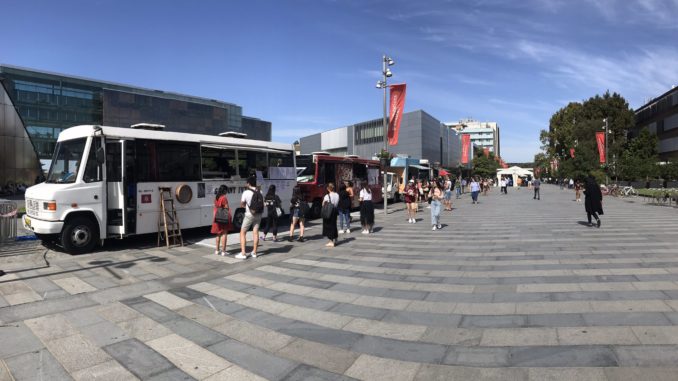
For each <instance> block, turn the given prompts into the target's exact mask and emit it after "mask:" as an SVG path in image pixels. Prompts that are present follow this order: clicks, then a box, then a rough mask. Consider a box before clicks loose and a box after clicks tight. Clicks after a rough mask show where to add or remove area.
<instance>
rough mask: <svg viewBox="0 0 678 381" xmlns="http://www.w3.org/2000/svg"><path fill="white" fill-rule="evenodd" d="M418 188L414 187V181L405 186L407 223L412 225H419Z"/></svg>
mask: <svg viewBox="0 0 678 381" xmlns="http://www.w3.org/2000/svg"><path fill="white" fill-rule="evenodd" d="M418 192H419V191H418V190H417V186H416V185H414V180H413V179H410V181H409V182H408V183H407V185H406V186H405V208H406V210H407V222H409V223H411V224H415V223H417V193H418Z"/></svg>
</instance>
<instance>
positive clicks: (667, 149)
mask: <svg viewBox="0 0 678 381" xmlns="http://www.w3.org/2000/svg"><path fill="white" fill-rule="evenodd" d="M635 113H636V126H635V128H633V129H632V130H631V131H629V138H631V139H633V138H635V137H637V136H638V134H640V131H641V130H643V129H645V130H647V131H649V132H650V133H651V134H653V135H657V151H658V152H659V159H660V160H661V161H676V160H678V87H676V86H674V87H673V88H672V89H671V90H669V91H667V92H665V93H664V94H662V95H660V96H658V97H657V98H655V99H652V100H651V101H649V102H647V103H646V104H645V105H643V106H642V107H640V108H639V109H638V110H636V112H635Z"/></svg>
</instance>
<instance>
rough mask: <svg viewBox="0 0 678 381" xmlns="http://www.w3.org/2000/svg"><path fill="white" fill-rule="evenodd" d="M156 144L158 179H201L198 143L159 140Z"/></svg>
mask: <svg viewBox="0 0 678 381" xmlns="http://www.w3.org/2000/svg"><path fill="white" fill-rule="evenodd" d="M157 146H158V169H159V171H158V172H159V173H158V174H159V178H158V180H159V181H199V180H202V174H201V173H200V172H201V171H200V169H201V166H200V145H199V144H195V143H176V142H164V141H160V142H158V143H157Z"/></svg>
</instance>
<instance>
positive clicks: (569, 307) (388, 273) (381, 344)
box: [0, 186, 678, 381]
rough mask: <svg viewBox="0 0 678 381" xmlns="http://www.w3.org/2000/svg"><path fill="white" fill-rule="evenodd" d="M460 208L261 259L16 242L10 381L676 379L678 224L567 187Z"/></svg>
mask: <svg viewBox="0 0 678 381" xmlns="http://www.w3.org/2000/svg"><path fill="white" fill-rule="evenodd" d="M454 207H455V210H454V211H453V212H443V214H442V223H443V229H442V230H440V231H431V226H430V224H429V220H430V214H429V210H428V209H424V212H423V213H420V214H419V222H418V223H417V224H415V225H412V224H409V223H407V220H406V218H405V215H404V212H402V211H397V212H393V213H391V214H389V215H388V216H387V217H383V215H382V214H381V213H380V212H379V211H378V212H377V228H376V230H377V231H376V233H375V234H373V235H362V234H359V230H358V231H356V230H355V229H357V227H354V231H353V233H352V234H343V235H341V236H340V245H339V246H337V247H335V248H326V247H325V246H324V245H325V243H326V240H325V239H322V238H321V237H320V230H321V229H320V226H319V221H315V222H316V224H315V225H314V226H313V228H312V229H311V230H309V232H308V233H309V236H310V238H311V239H310V240H309V241H307V242H304V243H298V242H294V243H288V242H287V241H285V242H284V243H272V242H265V243H264V245H263V249H262V250H260V253H261V254H264V255H261V256H260V257H259V258H256V259H249V260H246V261H238V260H235V259H233V258H232V255H231V256H230V257H219V256H215V255H214V254H213V251H214V248H213V239H212V238H211V237H209V236H205V235H199V234H198V235H196V234H193V235H189V236H188V237H187V241H188V242H187V245H186V246H185V247H179V248H173V249H164V248H157V247H155V237H154V236H153V237H139V238H133V239H129V240H126V241H122V242H112V243H111V244H109V245H107V246H106V247H105V248H104V250H102V251H100V252H97V253H93V254H88V255H80V256H70V255H66V254H64V253H61V252H58V251H52V250H47V249H45V248H43V247H42V246H39V245H37V243H35V242H23V243H17V244H12V245H5V246H0V269H3V270H5V271H7V272H8V275H6V276H3V277H0V381H7V380H68V379H75V380H99V379H101V380H109V379H110V380H134V379H141V380H192V379H197V380H260V379H269V380H348V379H360V380H389V381H396V380H455V379H459V380H484V379H497V380H550V379H554V380H569V379H576V380H578V381H581V380H608V379H609V380H638V379H645V380H676V379H678V234H676V232H677V230H678V229H677V228H678V209H676V208H671V207H660V206H651V205H645V204H643V203H642V200H640V199H633V200H629V199H615V198H606V199H605V200H604V208H605V212H606V214H605V215H604V216H603V224H602V227H601V228H600V229H597V228H595V227H588V226H586V223H585V221H586V214H585V213H584V206H583V203H576V202H574V192H573V191H568V190H560V189H559V188H557V187H554V186H544V187H543V189H542V199H541V200H540V201H537V200H533V199H532V194H531V192H530V190H528V189H520V190H515V189H509V193H508V195H500V194H499V192H498V190H493V191H492V192H491V194H490V195H489V196H486V197H485V196H480V203H479V204H477V205H472V204H471V202H470V197H468V195H465V196H464V197H463V199H461V200H455V203H454ZM394 208H400V209H402V204H396V205H394ZM281 236H282V235H281ZM229 242H230V243H231V244H232V245H231V253H232V254H235V253H237V252H238V251H239V250H238V249H237V247H236V245H234V244H236V243H237V242H236V240H235V236H231V238H230V239H229ZM210 245H212V246H211V247H210Z"/></svg>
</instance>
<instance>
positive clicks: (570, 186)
mask: <svg viewBox="0 0 678 381" xmlns="http://www.w3.org/2000/svg"><path fill="white" fill-rule="evenodd" d="M572 188H574V179H570V182H569V183H568V186H567V189H572Z"/></svg>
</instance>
